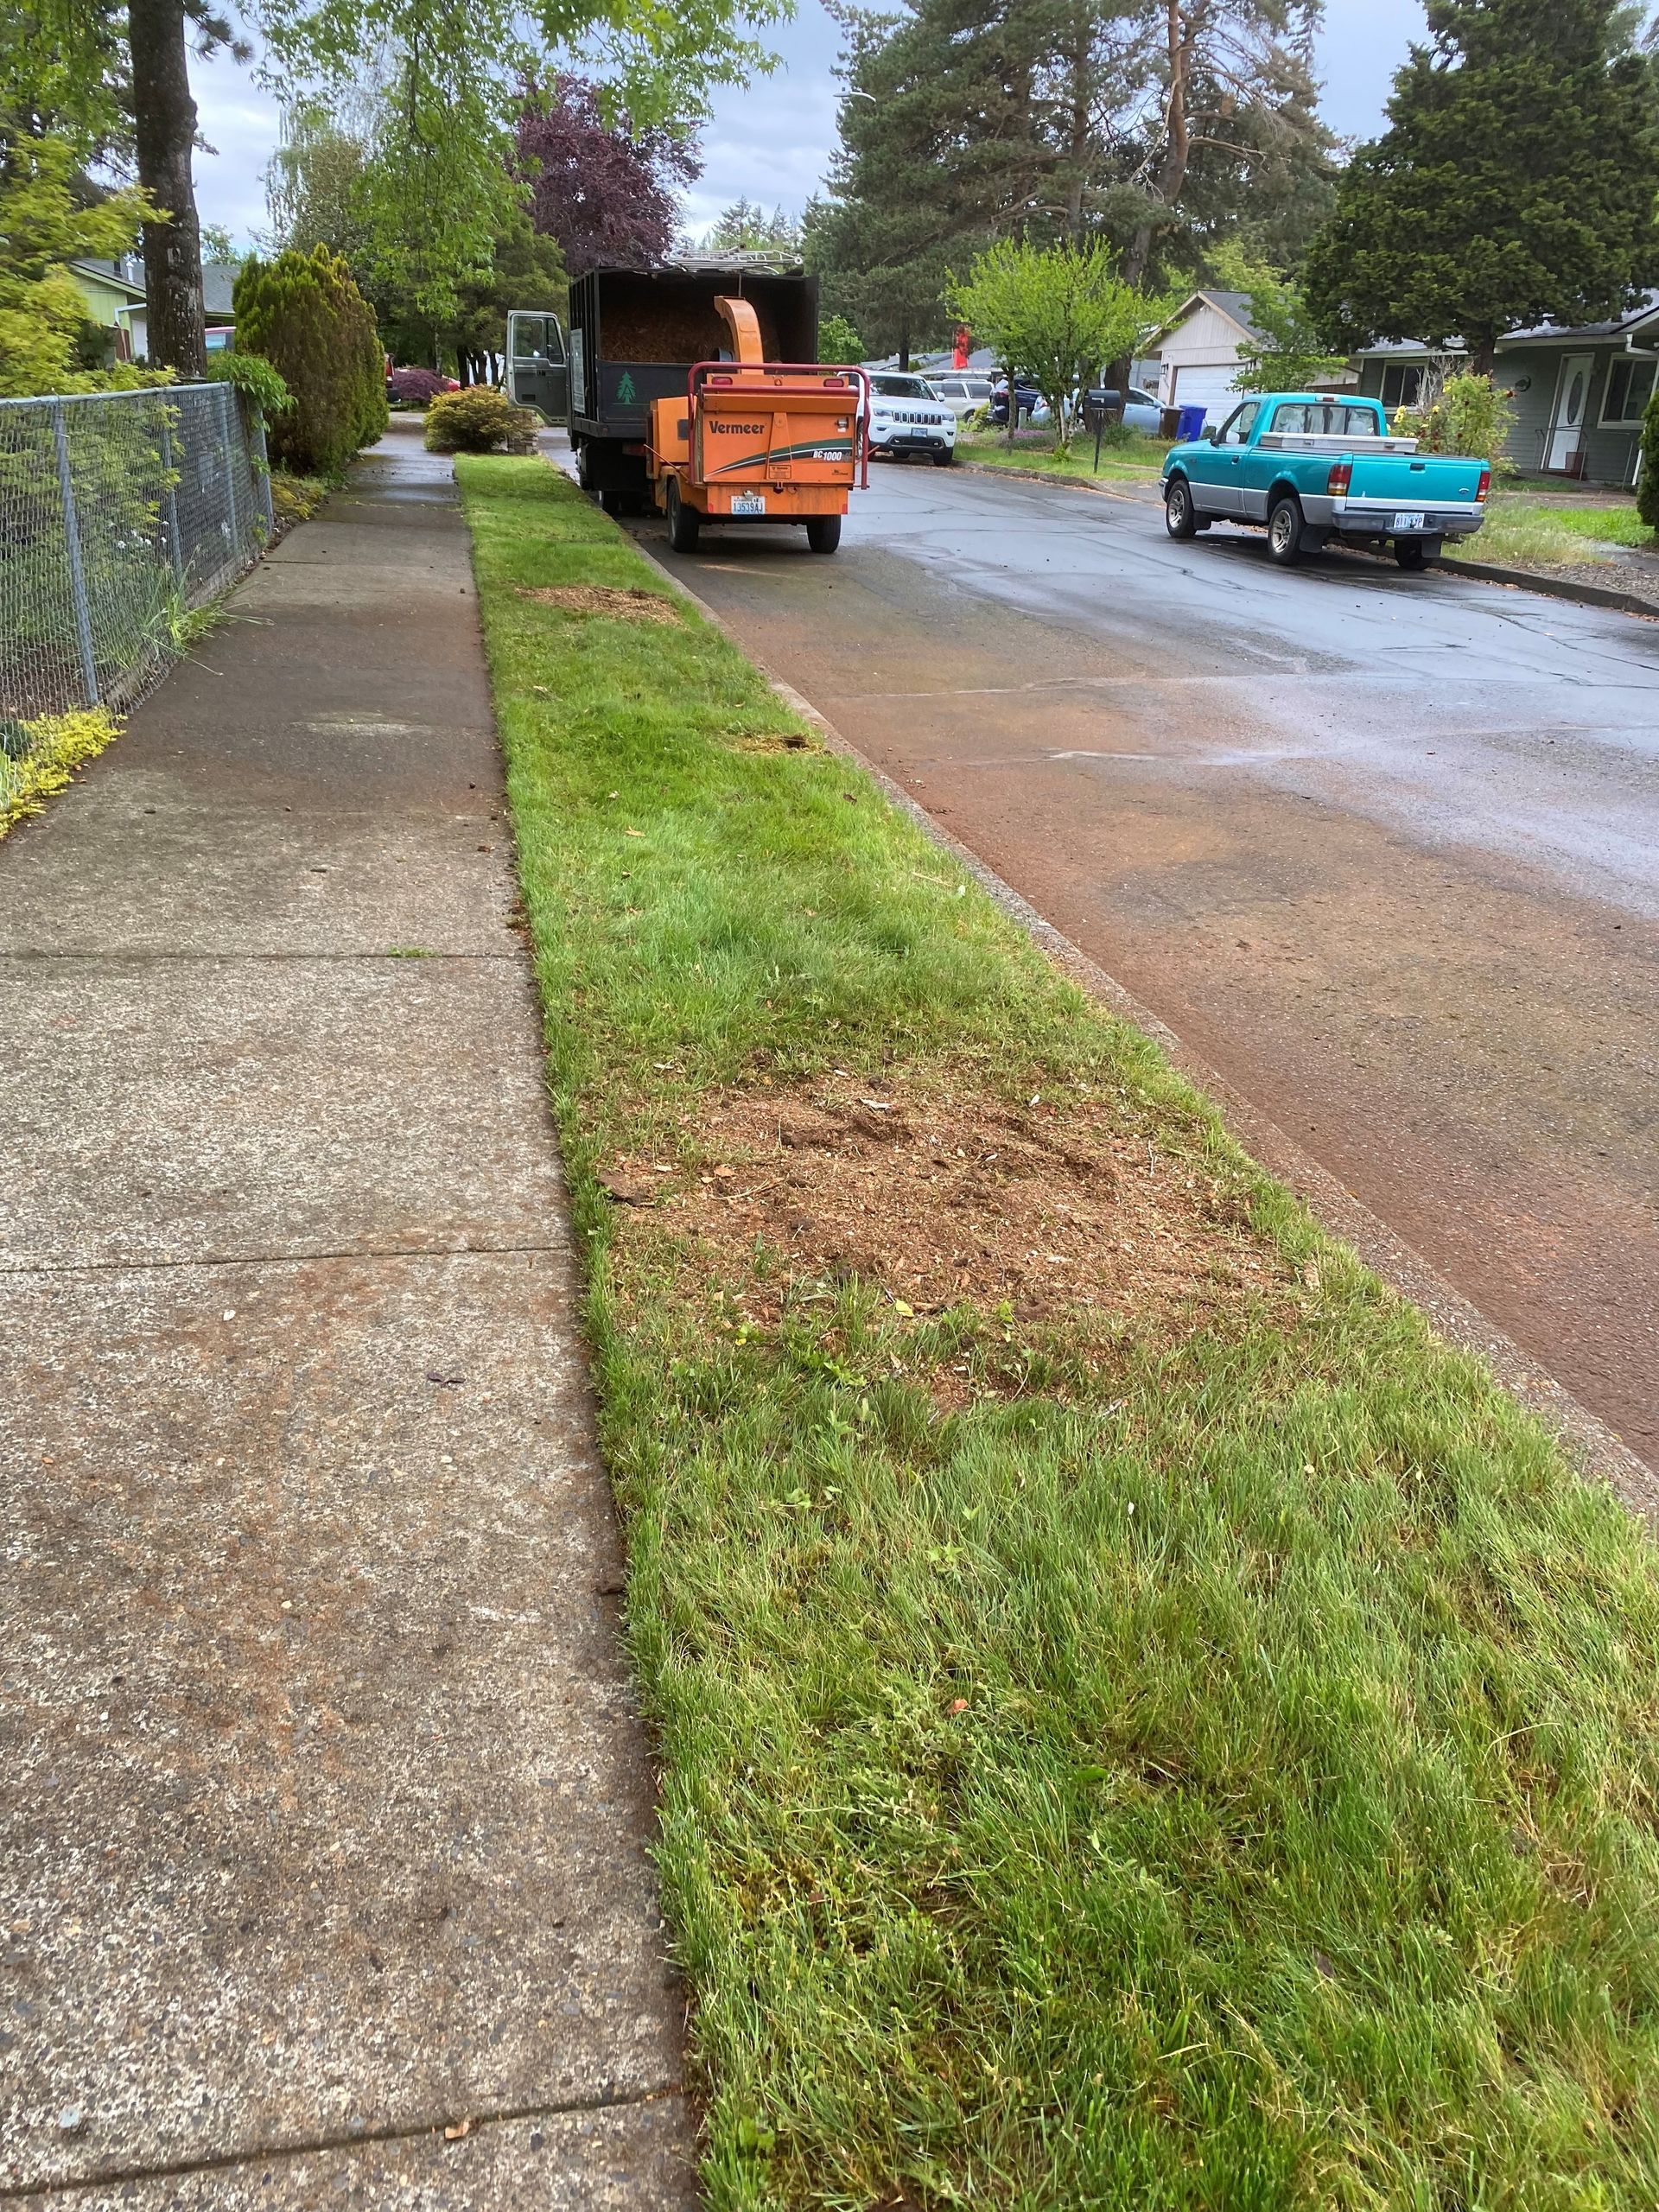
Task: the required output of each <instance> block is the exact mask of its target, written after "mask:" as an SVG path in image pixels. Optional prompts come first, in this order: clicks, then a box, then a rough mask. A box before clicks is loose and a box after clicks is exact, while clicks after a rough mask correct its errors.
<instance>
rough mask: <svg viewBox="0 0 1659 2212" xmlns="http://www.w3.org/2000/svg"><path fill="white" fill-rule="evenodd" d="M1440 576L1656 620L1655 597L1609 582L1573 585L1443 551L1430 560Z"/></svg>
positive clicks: (1658, 604)
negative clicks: (1466, 578) (1450, 555)
mask: <svg viewBox="0 0 1659 2212" xmlns="http://www.w3.org/2000/svg"><path fill="white" fill-rule="evenodd" d="M1433 567H1435V568H1436V569H1439V570H1440V574H1441V575H1446V576H1469V577H1471V578H1473V579H1474V580H1475V581H1476V582H1479V583H1484V584H1510V585H1512V586H1513V587H1514V588H1515V589H1516V591H1535V592H1538V593H1540V594H1542V596H1543V597H1544V598H1546V599H1567V600H1573V601H1577V603H1578V604H1579V605H1580V607H1611V608H1612V609H1613V610H1614V611H1615V612H1616V613H1620V614H1642V615H1645V616H1646V617H1647V619H1648V620H1649V621H1653V620H1656V619H1659V599H1643V598H1642V597H1640V596H1639V595H1638V594H1637V593H1635V592H1630V591H1615V590H1614V589H1613V588H1612V586H1611V584H1575V583H1571V582H1568V581H1567V579H1566V578H1565V577H1563V576H1535V575H1533V574H1532V572H1531V571H1530V570H1529V569H1499V568H1495V567H1494V566H1493V565H1492V564H1491V562H1488V561H1458V560H1448V559H1447V558H1446V556H1445V555H1444V554H1442V555H1441V556H1440V559H1439V560H1438V561H1436V562H1434V563H1433Z"/></svg>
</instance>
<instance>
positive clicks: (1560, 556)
mask: <svg viewBox="0 0 1659 2212" xmlns="http://www.w3.org/2000/svg"><path fill="white" fill-rule="evenodd" d="M1608 545H1628V546H1634V547H1639V548H1642V549H1643V550H1646V551H1649V552H1653V551H1656V550H1659V546H1656V543H1655V538H1654V533H1653V532H1652V531H1650V530H1649V528H1648V527H1647V525H1646V524H1645V523H1643V520H1642V518H1641V517H1640V516H1639V515H1638V514H1637V512H1636V507H1635V504H1634V502H1633V501H1630V500H1625V501H1624V502H1622V503H1621V504H1620V505H1616V506H1612V505H1610V506H1605V507H1597V506H1566V505H1557V504H1556V503H1554V502H1553V501H1546V500H1541V499H1527V498H1526V497H1524V495H1523V496H1520V497H1517V496H1516V495H1515V494H1513V493H1510V494H1507V495H1506V494H1503V493H1500V494H1499V495H1498V496H1497V498H1496V499H1494V500H1493V501H1492V505H1491V512H1490V513H1489V514H1488V515H1487V518H1486V521H1485V524H1484V528H1483V529H1482V530H1481V531H1480V533H1479V535H1478V537H1475V538H1473V539H1471V540H1470V541H1469V543H1468V544H1467V547H1466V549H1465V550H1467V552H1468V555H1469V557H1470V558H1471V560H1480V561H1496V562H1499V563H1503V562H1509V563H1513V564H1514V565H1516V567H1534V568H1548V569H1558V568H1568V567H1571V566H1573V564H1575V563H1583V562H1595V561H1605V560H1608V559H1610V558H1611V556H1610V555H1608V554H1607V553H1605V552H1604V551H1602V550H1601V548H1602V547H1604V546H1608Z"/></svg>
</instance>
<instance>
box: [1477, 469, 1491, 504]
mask: <svg viewBox="0 0 1659 2212" xmlns="http://www.w3.org/2000/svg"><path fill="white" fill-rule="evenodd" d="M1491 488H1492V472H1491V469H1490V468H1483V469H1482V470H1481V472H1480V482H1479V483H1478V485H1477V486H1476V487H1475V505H1477V506H1478V505H1480V503H1481V501H1482V500H1483V499H1484V498H1485V497H1486V494H1487V493H1489V492H1490V491H1491Z"/></svg>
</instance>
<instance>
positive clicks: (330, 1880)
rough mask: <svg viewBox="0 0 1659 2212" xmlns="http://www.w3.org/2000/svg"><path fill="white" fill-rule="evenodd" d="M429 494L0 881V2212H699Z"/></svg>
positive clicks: (533, 1080)
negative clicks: (16, 2211) (327, 2211)
mask: <svg viewBox="0 0 1659 2212" xmlns="http://www.w3.org/2000/svg"><path fill="white" fill-rule="evenodd" d="M230 618H231V619H230V620H228V621H227V622H226V623H225V624H224V625H222V626H220V627H219V628H218V629H217V630H216V631H214V632H213V633H212V634H210V635H209V636H208V637H207V639H206V640H205V641H204V642H203V643H202V644H201V645H200V646H199V647H198V649H197V651H196V652H195V653H194V656H193V658H192V659H191V660H190V661H189V662H188V664H186V665H184V666H182V667H181V668H180V669H178V670H177V671H175V673H174V674H173V675H172V676H171V677H169V679H168V682H167V683H165V684H164V685H163V686H162V689H161V690H160V691H159V692H158V693H157V694H156V696H155V697H154V698H153V699H152V700H151V701H150V702H149V703H148V704H147V705H146V706H145V707H144V708H143V709H141V711H140V712H139V713H138V714H137V715H136V716H135V717H134V719H133V722H132V726H131V728H130V729H129V731H128V732H127V734H125V735H124V737H123V738H122V739H121V740H120V741H119V742H118V744H117V745H116V746H115V747H113V748H112V749H111V751H110V752H109V753H107V754H105V756H104V758H103V759H102V760H100V761H99V762H98V763H97V764H96V765H95V766H94V767H93V768H92V771H91V772H89V773H88V775H87V776H86V778H85V779H84V780H83V782H82V784H81V785H79V787H78V788H77V789H76V790H75V791H73V792H71V793H69V794H67V796H66V797H65V798H61V799H60V800H59V801H58V802H56V804H54V806H53V807H52V808H51V809H50V810H48V813H47V815H46V816H45V817H43V818H42V819H41V821H39V822H36V823H31V824H29V826H28V827H27V828H25V829H22V831H20V832H18V833H16V834H15V835H14V836H12V837H11V838H10V839H8V840H7V841H6V842H4V843H3V844H0V1090H3V1100H0V1127H3V1129H4V1133H5V1134H4V1139H3V1148H4V1159H3V1168H0V1316H3V1320H0V1327H3V1331H4V1341H5V1343H6V1344H7V1346H8V1349H9V1352H10V1377H9V1382H10V1388H9V1389H8V1390H7V1392H6V1394H5V1397H4V1401H3V1405H0V1465H3V1468H4V1491H3V1496H4V1500H5V1510H6V1526H5V1544H4V1550H3V1559H4V1564H3V1567H0V1758H3V1762H4V1766H3V1771H4V1774H5V1777H6V1788H5V1790H4V1793H3V1801H0V1866H3V1881H0V1944H3V1949H0V2196H5V2197H9V2198H10V2199H12V2200H14V2201H16V2200H19V2199H21V2201H22V2202H25V2203H32V2204H38V2205H41V2206H42V2207H43V2206H45V2205H48V2204H50V2205H52V2206H54V2207H57V2206H60V2205H62V2206H66V2207H67V2206H68V2205H71V2204H73V2206H74V2207H76V2208H77V2212H85V2209H86V2208H88V2207H103V2206H105V2205H107V2206H111V2207H113V2206H115V2205H117V2204H119V2205H120V2206H122V2207H124V2208H127V2207H136V2208H137V2212H160V2208H162V2207H164V2206H165V2207H169V2208H171V2207H180V2208H183V2207H189V2208H192V2209H193V2212H194V2208H205V2207H208V2206H212V2207H214V2208H219V2207H225V2208H231V2209H232V2212H239V2208H241V2207H243V2206H245V2205H247V2206H252V2205H255V2204H257V2205H259V2206H262V2207H264V2206H277V2207H292V2206H301V2205H314V2204H315V2205H323V2204H326V2205H334V2204H339V2203H342V2202H343V2203H348V2204H349V2203H360V2204H363V2205H366V2206H372V2207H375V2208H381V2207H391V2206H397V2207H410V2208H413V2207H422V2208H427V2207H430V2208H439V2207H442V2208H457V2209H459V2208H465V2207H479V2208H485V2207H488V2208H490V2209H491V2212H510V2209H511V2212H516V2208H519V2207H531V2206H534V2207H556V2208H564V2207H578V2206H579V2207H583V2208H587V2207H601V2206H606V2207H609V2206H619V2207H622V2206H626V2207H629V2208H633V2207H640V2208H643V2207H647V2206H649V2207H652V2208H656V2207H662V2206H680V2205H689V2204H690V2203H691V2202H692V2201H693V2192H692V2186H691V2177H690V2176H691V2169H690V2159H691V2146H692V2128H691V2124H690V2119H689V2117H688V2114H687V2111H686V2107H685V2105H684V2102H683V2098H682V2097H681V2095H680V2094H679V2083H680V2068H681V2050H680V2039H679V2031H680V2023H681V2017H682V2011H681V1999H680V1998H679V1995H678V1993H677V1988H676V1986H675V1984H674V1981H673V1978H672V1976H671V1973H670V1971H669V1970H668V1967H667V1965H666V1962H665V1957H664V1947H663V1939H662V1935H661V1930H660V1923H659V1921H658V1911H657V1905H656V1895H655V1888H654V1884H653V1880H652V1871H651V1867H650V1865H649V1862H648V1859H647V1856H646V1842H647V1838H648V1836H649V1834H650V1830H651V1823H652V1791H651V1785H650V1779H649V1774H648V1770H647V1767H646V1763H645V1745H644V1741H643V1737H642V1732H641V1729H640V1726H639V1721H638V1719H637V1717H636V1715H635V1713H634V1711H633V1709H632V1703H631V1700H630V1694H629V1689H628V1681H627V1673H626V1666H625V1663H624V1660H623V1656H622V1653H621V1651H620V1647H619V1643H618V1638H617V1633H616V1614H617V1610H618V1598H617V1592H618V1589H619V1586H620V1549H619V1545H618V1540H617V1535H616V1531H615V1528H614V1524H613V1516H612V1511H611V1505H610V1500H609V1497H608V1493H607V1489H606V1485H605V1483H604V1480H603V1477H602V1474H601V1469H600V1467H599V1465H598V1462H597V1459H596V1457H595V1453H594V1445H593V1437H592V1429H591V1423H590V1417H589V1408H588V1401H587V1396H586V1383H585V1377H584V1371H583V1367H582V1356H581V1352H580V1348H579V1344H578V1339H577V1335H576V1330H575V1321H574V1305H573V1300H574V1279H573V1271H572V1267H571V1259H570V1249H569V1229H568V1225H567V1220H566V1215H565V1211H564V1198H563V1183H562V1179H561V1175H560V1169H559V1162H558V1159H557V1155H556V1150H555V1146H554V1141H553V1136H552V1132H551V1129H550V1124H549V1121H548V1116H547V1112H546V1107H545V1101H544V1096H543V1084H542V1069H541V1056H540V1050H539V1027H540V1024H539V1016H538V1013H537V1005H536V1002H535V997H534V993H533V988H532V984H531V976H530V973H529V968H528V963H527V959H526V957H525V955H524V950H522V947H521V944H520V941H519V939H518V938H517V937H516V936H515V935H514V934H513V933H512V929H511V927H510V916H511V912H512V900H513V894H514V885H513V875H512V846H511V838H510V833H509V829H508V826H507V823H506V821H505V806H504V801H503V797H502V789H501V779H500V768H499V760H498V756H497V752H496V747H495V742H494V738H493V732H492V727H491V719H490V707H489V699H488V693H487V690H486V682H485V674H484V667H483V660H482V655H481V652H480V645H479V641H478V634H477V622H476V608H475V605H474V594H473V585H472V577H471V572H470V568H469V564H468V556H467V537H466V532H465V530H464V528H463V526H462V524H461V519H460V516H459V512H458V511H457V508H456V505H455V502H454V491H453V486H452V485H451V483H450V470H449V466H448V462H443V461H430V460H429V459H428V458H427V457H426V456H425V455H424V454H423V453H422V452H421V451H420V449H419V445H418V438H417V435H416V434H415V432H414V431H413V430H412V429H408V428H404V427H401V426H400V427H399V428H398V429H395V430H394V432H393V433H392V434H391V436H389V438H388V439H387V440H386V441H385V442H384V443H383V444H382V446H381V447H379V448H377V449H376V451H375V452H374V453H373V454H372V455H370V456H369V457H367V458H366V459H365V461H363V462H362V463H361V464H359V467H358V469H357V470H356V472H355V473H354V475H353V483H352V487H351V490H350V492H349V493H347V494H346V495H344V496H341V497H338V498H336V499H333V500H331V501H330V502H329V504H328V505H327V508H326V509H325V510H324V512H323V513H322V515H321V517H320V518H319V519H318V520H316V521H315V522H314V523H312V524H308V526H307V527H306V528H304V529H302V530H300V531H296V533H295V534H294V535H293V536H292V537H290V538H289V539H288V540H287V542H286V543H284V544H283V546H281V547H280V548H279V549H278V550H277V553H276V554H275V555H274V556H272V558H271V559H270V561H269V562H268V563H265V564H264V566H263V567H262V568H261V569H259V570H257V572H256V574H255V575H254V576H253V577H252V578H251V581H250V582H249V583H248V584H247V585H246V586H245V588H244V589H242V590H241V591H240V592H239V593H238V594H237V595H236V597H235V599H234V601H232V606H231V608H230ZM416 955H418V956H420V957H414V956H416ZM447 2131H448V2132H447Z"/></svg>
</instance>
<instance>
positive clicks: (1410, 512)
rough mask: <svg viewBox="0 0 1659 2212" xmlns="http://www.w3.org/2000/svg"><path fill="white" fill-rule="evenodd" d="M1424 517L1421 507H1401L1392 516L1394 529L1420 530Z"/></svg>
mask: <svg viewBox="0 0 1659 2212" xmlns="http://www.w3.org/2000/svg"><path fill="white" fill-rule="evenodd" d="M1425 520H1426V517H1425V516H1424V513H1423V511H1422V509H1421V507H1402V509H1401V511H1400V512H1399V513H1398V514H1397V515H1395V518H1394V526H1395V529H1396V530H1421V528H1422V526H1423V524H1424V521H1425Z"/></svg>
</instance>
